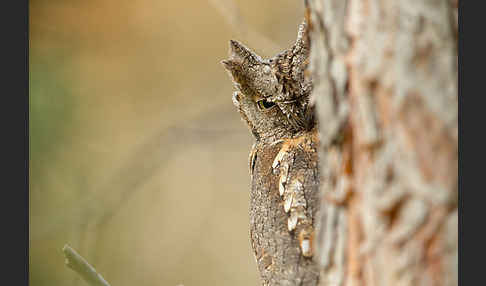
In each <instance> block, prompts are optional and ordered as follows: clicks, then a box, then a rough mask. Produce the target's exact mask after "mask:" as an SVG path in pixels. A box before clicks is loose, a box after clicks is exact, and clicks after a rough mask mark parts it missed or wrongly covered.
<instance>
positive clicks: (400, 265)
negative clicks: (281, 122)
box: [307, 0, 458, 286]
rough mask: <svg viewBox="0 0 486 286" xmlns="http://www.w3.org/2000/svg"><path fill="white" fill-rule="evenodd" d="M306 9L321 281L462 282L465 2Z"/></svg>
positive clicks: (362, 1) (312, 5)
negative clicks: (460, 24) (460, 10)
mask: <svg viewBox="0 0 486 286" xmlns="http://www.w3.org/2000/svg"><path fill="white" fill-rule="evenodd" d="M308 5H309V9H308V15H307V17H308V20H309V21H310V25H311V27H310V31H311V32H310V39H311V58H310V72H311V74H312V76H313V81H314V91H313V99H314V100H315V103H316V106H317V113H318V118H319V129H320V133H321V134H320V136H321V146H320V164H321V165H320V166H321V172H322V173H321V175H322V178H323V179H322V183H321V194H322V204H321V210H320V216H319V217H318V229H317V238H316V245H315V247H316V249H317V255H316V257H315V259H316V260H317V261H318V262H319V263H320V267H321V278H320V285H384V286H388V285H441V286H442V285H457V275H458V272H457V271H458V268H457V267H458V213H457V206H458V165H457V164H458V162H457V159H458V149H457V147H458V145H457V143H458V127H457V120H458V117H457V115H458V89H457V76H458V68H457V33H458V28H457V6H458V3H457V1H454V0H453V1H449V0H409V1H399V0H348V1H346V0H309V3H308Z"/></svg>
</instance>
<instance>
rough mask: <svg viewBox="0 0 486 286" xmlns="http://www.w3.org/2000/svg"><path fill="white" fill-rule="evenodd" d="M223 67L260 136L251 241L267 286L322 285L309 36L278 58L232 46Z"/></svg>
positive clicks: (253, 156)
mask: <svg viewBox="0 0 486 286" xmlns="http://www.w3.org/2000/svg"><path fill="white" fill-rule="evenodd" d="M230 50H231V55H230V59H228V60H225V61H223V62H222V63H223V65H224V66H225V68H226V69H227V70H228V71H229V73H230V75H231V77H232V79H233V82H234V84H235V87H236V89H237V91H236V92H235V93H234V94H233V103H234V105H235V106H236V107H237V109H238V111H239V112H240V114H241V116H242V118H243V120H244V121H245V122H246V123H247V125H248V127H249V129H250V131H251V132H252V134H253V135H254V137H255V139H256V142H255V144H254V145H253V147H252V150H251V152H250V159H249V167H250V175H251V191H250V239H251V245H252V248H253V251H254V255H255V259H256V262H257V266H258V270H259V272H260V277H261V279H262V283H263V285H317V283H318V280H319V270H318V267H317V265H316V264H315V263H314V261H313V260H312V256H313V249H312V248H313V243H312V240H313V237H314V218H315V215H316V211H317V206H318V205H319V203H318V200H319V198H318V186H319V171H318V164H317V148H318V146H317V145H318V135H317V128H316V126H315V125H316V124H315V120H314V116H313V114H314V112H313V108H312V107H311V106H310V103H309V95H310V92H311V89H312V82H311V79H310V78H309V77H308V76H307V75H306V73H305V70H306V67H307V63H308V56H309V38H308V34H307V25H306V23H305V22H304V23H303V24H302V25H301V26H300V29H299V33H298V37H297V41H296V42H295V44H294V45H293V46H292V47H291V48H290V49H288V50H286V51H284V52H282V53H279V54H278V55H276V56H275V57H273V58H271V59H267V60H265V59H262V58H261V57H259V56H258V55H256V54H255V53H253V52H252V51H250V50H249V49H248V48H246V47H245V46H244V45H242V44H240V43H238V42H236V41H231V42H230Z"/></svg>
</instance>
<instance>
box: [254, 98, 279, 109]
mask: <svg viewBox="0 0 486 286" xmlns="http://www.w3.org/2000/svg"><path fill="white" fill-rule="evenodd" d="M257 105H258V108H259V109H260V110H267V109H270V108H272V107H274V106H275V103H274V102H270V101H267V100H265V99H261V100H259V101H257Z"/></svg>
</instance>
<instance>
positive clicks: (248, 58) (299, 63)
mask: <svg viewBox="0 0 486 286" xmlns="http://www.w3.org/2000/svg"><path fill="white" fill-rule="evenodd" d="M301 30H302V28H301ZM230 50H231V55H230V59H228V60H224V61H222V64H223V65H224V67H225V68H226V70H227V71H228V72H229V73H230V75H231V77H232V78H233V82H234V84H235V87H236V89H237V91H236V92H235V93H234V94H233V103H234V105H235V106H236V107H237V108H238V110H239V112H240V114H241V116H242V118H243V119H244V120H245V121H246V123H247V124H248V126H249V128H250V130H251V132H252V134H253V135H254V137H255V138H256V139H257V140H270V141H271V140H275V139H279V138H285V137H292V136H293V135H294V134H296V133H298V132H299V131H302V130H307V129H310V128H311V127H312V126H313V123H314V121H313V116H312V110H311V108H309V106H308V102H309V95H310V90H311V83H310V80H307V81H306V80H305V78H304V69H305V65H306V64H307V61H306V60H307V56H308V49H307V48H306V47H305V46H304V42H303V39H302V33H299V38H298V40H297V42H296V44H295V45H294V46H293V47H292V49H290V50H287V51H285V52H283V53H280V54H278V55H277V56H275V57H274V58H272V59H269V60H264V59H262V58H261V57H259V56H258V55H256V54H255V53H253V52H252V51H250V50H249V49H248V48H246V47H245V46H243V45H242V44H240V43H238V42H236V41H230Z"/></svg>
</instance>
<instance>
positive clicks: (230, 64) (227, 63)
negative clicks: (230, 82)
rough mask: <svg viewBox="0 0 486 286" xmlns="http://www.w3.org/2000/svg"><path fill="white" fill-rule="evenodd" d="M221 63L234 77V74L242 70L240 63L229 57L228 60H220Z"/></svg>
mask: <svg viewBox="0 0 486 286" xmlns="http://www.w3.org/2000/svg"><path fill="white" fill-rule="evenodd" d="M221 64H222V65H223V66H224V68H225V69H226V70H227V71H229V72H230V73H231V75H232V76H233V77H234V76H235V75H236V74H238V73H240V72H241V70H242V67H241V63H240V62H238V61H236V60H233V59H230V60H222V61H221Z"/></svg>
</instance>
